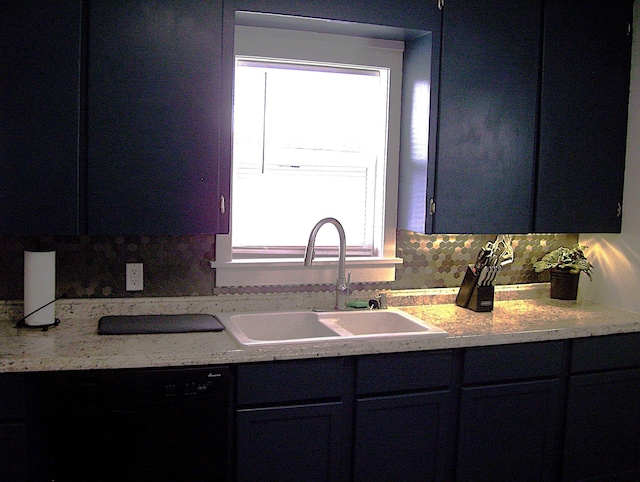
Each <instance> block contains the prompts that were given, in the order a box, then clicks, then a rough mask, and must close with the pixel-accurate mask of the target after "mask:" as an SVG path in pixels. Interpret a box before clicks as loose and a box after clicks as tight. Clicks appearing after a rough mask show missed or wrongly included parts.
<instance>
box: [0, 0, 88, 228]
mask: <svg viewBox="0 0 640 482" xmlns="http://www.w3.org/2000/svg"><path fill="white" fill-rule="evenodd" d="M81 17H82V3H81V2H80V1H66V0H57V1H51V2H46V3H45V4H43V2H40V1H36V0H11V1H2V2H0V18H1V19H2V20H1V21H0V106H1V107H0V170H1V171H2V176H0V235H2V234H5V235H47V234H49V235H53V234H78V230H79V187H78V186H79V185H78V162H79V161H78V160H79V157H78V119H79V116H78V95H79V86H80V82H79V79H80V61H79V58H80V25H81Z"/></svg>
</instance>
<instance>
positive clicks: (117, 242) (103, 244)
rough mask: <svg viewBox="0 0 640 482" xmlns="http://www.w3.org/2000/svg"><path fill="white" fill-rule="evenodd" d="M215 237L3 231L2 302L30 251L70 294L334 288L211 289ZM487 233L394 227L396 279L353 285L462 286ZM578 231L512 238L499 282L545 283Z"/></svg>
mask: <svg viewBox="0 0 640 482" xmlns="http://www.w3.org/2000/svg"><path fill="white" fill-rule="evenodd" d="M214 238H215V237H214V236H207V235H202V236H155V237H153V236H128V237H122V236H115V237H89V236H58V237H42V238H20V237H6V236H5V237H2V236H0V300H2V299H4V300H20V299H22V298H23V260H24V254H23V253H24V250H25V249H36V248H40V249H55V250H56V285H57V294H58V296H59V295H61V294H63V293H64V294H66V295H68V296H69V297H71V298H87V297H90V298H117V297H134V296H135V297H139V296H145V297H146V296H207V295H212V294H213V295H215V294H235V293H238V294H247V293H249V294H251V293H293V292H316V291H332V290H333V286H331V285H321V286H304V285H301V286H279V287H276V286H263V287H251V286H243V287H235V288H214V282H215V272H214V270H213V269H211V267H210V266H209V263H208V261H207V260H209V259H213V258H214V253H215V246H214ZM494 239H495V236H489V235H430V236H426V235H421V234H417V233H413V232H409V231H398V232H397V255H398V256H399V257H401V258H402V259H403V260H404V262H403V264H402V265H401V266H398V267H397V269H396V281H394V282H391V283H378V284H375V283H367V284H362V283H360V284H359V283H354V284H353V288H354V289H355V290H381V289H421V288H444V287H455V286H459V285H460V283H461V281H462V277H463V276H464V272H465V269H466V266H467V264H469V263H472V262H473V261H474V260H475V257H476V255H477V253H478V251H479V250H480V248H482V246H484V244H485V243H486V242H487V241H493V240H494ZM575 241H576V236H575V235H527V236H524V235H523V236H515V237H514V241H513V247H514V251H515V261H514V263H513V264H512V265H510V266H508V268H506V269H504V270H503V272H502V273H501V274H500V275H499V276H498V278H497V280H496V282H497V283H498V284H517V283H531V282H537V281H548V273H543V274H540V275H539V274H537V273H535V272H534V271H533V263H535V261H537V260H538V259H539V258H541V257H542V256H543V255H544V253H546V252H548V251H550V250H551V249H554V248H556V247H558V246H561V245H565V246H567V245H568V246H570V245H571V244H573V243H574V242H575ZM127 262H143V263H144V283H145V290H144V291H142V292H135V293H127V292H126V291H125V288H124V287H125V279H124V273H125V263H127Z"/></svg>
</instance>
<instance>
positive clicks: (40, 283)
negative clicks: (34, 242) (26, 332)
mask: <svg viewBox="0 0 640 482" xmlns="http://www.w3.org/2000/svg"><path fill="white" fill-rule="evenodd" d="M55 298H56V252H55V251H25V252H24V314H25V315H28V314H29V313H31V312H33V311H35V310H37V309H38V308H40V307H42V306H44V305H46V304H47V303H50V302H51V301H53V300H55ZM55 318H56V304H55V303H51V304H50V305H49V306H47V307H45V308H42V309H41V310H40V311H38V312H36V313H34V314H32V315H31V316H28V317H27V318H26V319H25V323H26V324H27V325H29V326H43V325H51V324H53V323H54V322H55Z"/></svg>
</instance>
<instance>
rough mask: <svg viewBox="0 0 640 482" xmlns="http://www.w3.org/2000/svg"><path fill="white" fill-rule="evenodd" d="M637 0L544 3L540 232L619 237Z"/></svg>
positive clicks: (538, 213) (538, 229)
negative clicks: (632, 38)
mask: <svg viewBox="0 0 640 482" xmlns="http://www.w3.org/2000/svg"><path fill="white" fill-rule="evenodd" d="M632 16H633V2H631V1H627V0H622V1H616V2H599V1H597V0H587V1H581V2H574V1H561V0H553V1H547V2H545V14H544V57H543V69H542V91H541V102H540V157H539V174H538V187H537V193H538V194H537V202H536V207H537V209H536V219H535V231H536V232H583V233H584V232H586V233H591V232H620V228H621V216H620V207H621V206H620V203H622V188H623V180H624V164H625V153H626V136H627V115H628V113H627V110H628V100H629V72H630V65H631V31H630V26H631V21H632Z"/></svg>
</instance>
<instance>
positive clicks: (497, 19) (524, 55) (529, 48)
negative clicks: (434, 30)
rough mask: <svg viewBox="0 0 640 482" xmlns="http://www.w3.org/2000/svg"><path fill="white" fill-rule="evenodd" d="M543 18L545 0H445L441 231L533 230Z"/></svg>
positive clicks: (436, 225) (436, 224) (437, 220)
mask: <svg viewBox="0 0 640 482" xmlns="http://www.w3.org/2000/svg"><path fill="white" fill-rule="evenodd" d="M540 18H541V3H540V1H539V0H518V1H509V0H492V1H488V2H487V1H486V0H464V1H462V0H452V1H447V2H446V3H445V7H444V17H443V27H442V35H443V39H442V62H441V67H440V68H441V81H440V111H439V124H438V131H439V134H438V148H437V149H438V154H437V164H436V177H435V207H436V210H435V214H434V217H433V231H434V232H438V233H496V232H509V233H526V232H529V231H530V227H531V217H532V213H533V196H534V193H533V188H534V170H535V157H536V114H537V102H538V82H539V58H540Z"/></svg>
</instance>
